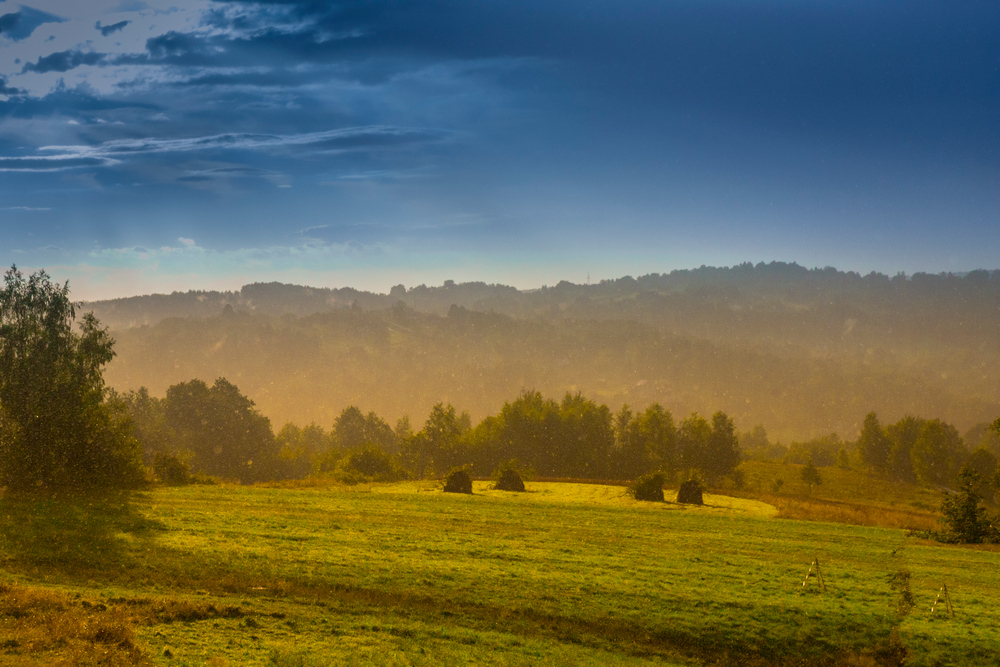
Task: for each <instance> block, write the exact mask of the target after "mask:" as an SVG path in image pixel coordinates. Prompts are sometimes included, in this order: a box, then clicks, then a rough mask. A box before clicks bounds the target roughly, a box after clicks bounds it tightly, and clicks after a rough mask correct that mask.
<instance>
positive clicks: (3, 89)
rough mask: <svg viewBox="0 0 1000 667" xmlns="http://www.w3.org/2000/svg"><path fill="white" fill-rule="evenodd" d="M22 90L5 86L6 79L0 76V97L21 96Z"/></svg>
mask: <svg viewBox="0 0 1000 667" xmlns="http://www.w3.org/2000/svg"><path fill="white" fill-rule="evenodd" d="M23 93H24V91H23V90H20V89H18V88H14V87H12V86H8V85H7V77H4V76H0V95H8V96H11V95H22V94H23Z"/></svg>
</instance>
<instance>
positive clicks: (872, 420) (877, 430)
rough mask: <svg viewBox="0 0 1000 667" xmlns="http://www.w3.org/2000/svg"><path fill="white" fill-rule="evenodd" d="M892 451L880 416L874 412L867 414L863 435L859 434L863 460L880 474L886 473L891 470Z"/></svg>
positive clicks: (859, 448)
mask: <svg viewBox="0 0 1000 667" xmlns="http://www.w3.org/2000/svg"><path fill="white" fill-rule="evenodd" d="M891 451H892V443H891V442H889V438H888V436H887V435H886V433H885V430H884V429H883V428H882V425H881V424H880V423H879V421H878V416H877V415H876V414H875V413H874V412H869V413H868V414H867V415H865V422H864V425H862V427H861V435H859V436H858V453H859V454H860V455H861V460H862V461H863V462H864V463H865V465H867V466H868V468H869V469H870V470H871V471H872V472H875V473H877V474H879V475H886V474H887V473H888V472H889V456H890V453H891Z"/></svg>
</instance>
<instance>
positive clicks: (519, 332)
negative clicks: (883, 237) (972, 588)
mask: <svg viewBox="0 0 1000 667" xmlns="http://www.w3.org/2000/svg"><path fill="white" fill-rule="evenodd" d="M86 308H88V309H93V310H94V312H95V314H96V315H97V316H98V318H100V319H101V321H102V322H105V323H107V324H109V325H111V327H112V328H113V329H114V330H115V337H116V338H117V339H118V346H117V348H116V349H117V352H118V358H117V359H116V360H115V361H114V362H112V364H111V365H110V367H109V368H108V372H107V374H106V378H107V380H108V381H109V383H110V384H111V385H112V386H114V387H116V388H120V389H130V388H137V387H139V386H146V387H148V388H149V389H150V390H151V391H152V392H153V393H154V394H156V395H162V393H163V392H164V391H165V389H166V387H168V386H169V385H171V384H174V383H177V382H181V381H185V380H189V379H192V378H202V379H205V380H208V381H211V380H213V379H215V378H216V377H220V376H222V377H227V378H228V379H229V380H231V381H232V382H234V383H236V384H237V385H238V386H239V387H240V389H241V390H242V391H244V392H246V393H247V395H249V396H250V397H251V398H253V399H254V400H255V401H256V402H257V404H258V405H259V406H260V408H261V409H262V411H263V412H264V413H265V414H266V415H268V416H269V417H271V419H272V421H274V422H275V423H276V424H278V425H280V424H281V423H283V422H284V421H286V420H293V421H295V422H297V423H300V424H306V423H308V422H310V421H316V422H318V423H320V424H322V425H324V426H329V425H330V423H332V420H333V418H334V417H336V415H337V414H339V412H340V411H341V410H342V409H343V408H344V407H345V406H347V405H350V404H354V405H358V406H359V407H361V408H362V409H364V410H365V411H368V410H375V411H376V412H378V413H379V414H381V415H383V416H384V417H386V418H390V419H392V418H396V417H398V416H401V415H403V414H408V415H410V416H411V417H412V418H413V420H414V422H415V423H419V422H420V421H422V420H423V418H424V417H425V416H426V414H427V412H428V411H429V410H430V408H431V406H432V405H433V404H434V403H436V402H438V401H450V402H451V403H453V404H454V405H455V406H456V407H458V408H459V409H467V410H469V411H470V412H471V413H472V415H473V416H474V417H476V418H481V417H482V416H485V415H486V414H490V413H495V412H496V411H497V410H499V408H500V407H501V406H502V404H503V402H504V401H505V400H510V399H512V398H514V397H516V395H517V394H518V392H519V391H520V390H521V389H524V388H527V389H537V390H539V391H541V392H543V393H544V394H546V395H551V396H555V397H559V396H561V395H562V394H563V393H564V392H566V391H582V392H583V393H585V394H586V395H588V396H590V397H592V398H594V399H597V400H600V401H603V402H607V403H608V404H609V406H611V407H612V408H615V407H617V406H618V405H620V404H622V403H629V404H630V405H632V406H634V407H642V406H644V405H646V404H648V403H650V402H654V401H656V402H659V403H661V404H663V405H664V406H665V407H667V408H668V409H670V410H671V411H673V412H674V414H675V415H678V416H684V415H686V414H689V413H690V412H691V411H693V410H697V411H699V412H702V413H703V414H711V413H712V412H714V411H715V410H719V409H721V410H724V411H726V412H727V413H728V414H730V415H731V416H732V417H733V418H734V419H735V420H736V423H737V425H738V426H739V427H740V428H743V429H749V428H750V427H752V426H753V425H755V424H758V423H760V424H763V425H765V426H766V427H767V429H768V431H769V432H771V433H772V434H773V435H775V436H778V437H781V438H784V439H789V438H793V437H795V438H806V437H811V436H813V435H819V434H827V433H830V432H833V431H836V432H838V433H840V434H841V435H842V436H845V437H853V436H854V435H855V434H856V433H857V430H858V428H859V427H860V421H861V419H863V417H864V415H865V414H866V413H867V412H868V411H870V410H876V411H878V412H879V414H880V416H881V417H883V419H884V420H886V421H891V420H895V419H898V418H899V417H901V416H903V415H904V414H906V413H910V414H915V415H920V416H926V417H941V418H942V419H945V420H948V421H951V422H953V423H955V424H956V425H957V426H959V428H961V429H963V430H964V429H965V428H968V427H969V426H971V425H973V424H974V423H977V422H981V421H988V420H989V421H991V420H992V419H995V418H996V416H997V415H998V414H1000V271H993V272H986V271H977V272H973V273H970V274H966V275H964V276H960V277H959V276H954V275H925V274H917V275H914V276H909V277H903V276H897V277H894V278H889V277H886V276H883V275H878V274H871V275H868V276H864V277H862V276H859V275H857V274H853V273H843V272H839V271H835V270H833V269H823V270H807V269H804V268H802V267H799V266H796V265H794V264H770V265H757V266H752V265H741V266H738V267H733V268H729V269H712V268H703V269H697V270H693V271H675V272H673V273H670V274H665V275H649V276H643V277H640V278H638V279H633V278H628V277H626V278H622V279H619V280H614V281H603V282H601V283H599V284H595V285H573V284H570V283H565V282H564V283H560V284H559V285H556V286H555V287H546V288H542V289H539V290H534V291H518V290H516V289H514V288H511V287H505V286H496V285H485V284H482V283H467V284H451V283H446V284H445V285H443V286H440V287H425V286H419V287H415V288H410V289H406V288H403V287H401V286H400V287H396V288H393V290H392V291H391V293H390V294H387V295H382V294H372V293H367V292H360V291H357V290H353V289H347V288H345V289H339V290H329V289H316V288H309V287H297V286H289V285H280V284H267V285H264V284H256V285H249V286H247V287H244V288H243V289H242V290H241V291H240V292H189V293H187V294H172V295H163V296H149V297H136V298H132V299H121V300H116V301H108V302H98V303H93V304H88V305H87V306H86ZM138 323H146V326H129V325H134V324H138Z"/></svg>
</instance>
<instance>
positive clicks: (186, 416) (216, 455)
mask: <svg viewBox="0 0 1000 667" xmlns="http://www.w3.org/2000/svg"><path fill="white" fill-rule="evenodd" d="M165 411H166V417H167V423H168V425H169V426H170V428H171V429H173V431H174V433H175V434H176V437H177V444H178V445H179V448H180V449H184V450H187V451H190V452H191V453H192V454H193V460H192V466H193V467H194V468H195V469H198V470H201V471H203V472H205V473H207V474H209V475H218V476H219V477H223V478H226V479H236V480H239V481H240V482H244V483H249V482H256V481H260V480H264V479H271V478H274V477H277V476H279V472H278V470H277V469H276V466H277V465H278V460H279V459H278V446H277V444H276V442H275V439H274V434H273V433H272V432H271V422H270V421H269V420H268V419H267V417H264V416H263V415H261V414H260V413H259V412H258V411H257V408H256V407H255V406H254V402H253V401H252V400H250V399H249V398H247V397H246V396H244V395H243V394H242V393H240V390H239V389H238V388H237V387H236V385H234V384H233V383H231V382H229V381H228V380H226V379H225V378H219V379H218V380H216V381H215V384H213V385H212V387H209V386H208V385H207V384H205V383H204V382H202V381H201V380H191V381H190V382H182V383H180V384H176V385H174V386H172V387H170V388H168V389H167V396H166V399H165Z"/></svg>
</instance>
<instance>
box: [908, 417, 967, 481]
mask: <svg viewBox="0 0 1000 667" xmlns="http://www.w3.org/2000/svg"><path fill="white" fill-rule="evenodd" d="M911 456H912V458H913V471H914V473H916V475H917V478H918V479H919V480H920V481H921V482H923V483H925V484H933V485H937V486H943V485H946V484H949V483H951V481H952V480H953V479H955V476H956V475H957V474H958V470H959V468H960V467H961V466H962V462H963V459H965V457H966V456H967V452H966V451H965V445H964V444H963V442H962V438H961V437H959V435H958V431H957V430H956V429H955V427H954V426H952V425H951V424H946V423H944V422H943V421H941V420H940V419H931V420H930V421H927V422H924V424H923V427H922V428H921V429H920V434H919V435H918V436H917V439H916V441H915V442H914V443H913V450H912V451H911Z"/></svg>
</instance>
